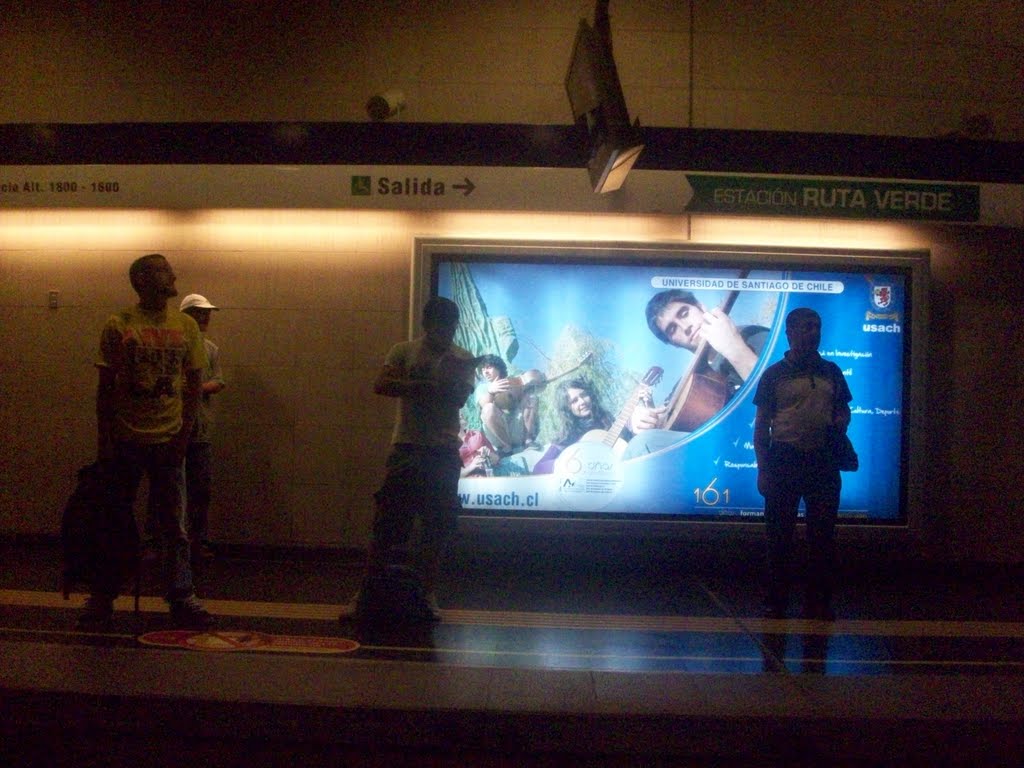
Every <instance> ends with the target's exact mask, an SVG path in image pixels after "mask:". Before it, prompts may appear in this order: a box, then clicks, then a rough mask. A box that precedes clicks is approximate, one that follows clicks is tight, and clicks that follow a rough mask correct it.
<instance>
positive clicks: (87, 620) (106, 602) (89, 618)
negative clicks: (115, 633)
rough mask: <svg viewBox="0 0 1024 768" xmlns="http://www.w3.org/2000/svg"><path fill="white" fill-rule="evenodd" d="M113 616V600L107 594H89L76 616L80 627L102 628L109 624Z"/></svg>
mask: <svg viewBox="0 0 1024 768" xmlns="http://www.w3.org/2000/svg"><path fill="white" fill-rule="evenodd" d="M113 618H114V600H113V598H111V597H109V596H107V595H89V599H88V600H86V601H85V608H84V609H83V611H82V613H81V614H80V615H79V617H78V626H79V627H81V628H82V629H102V628H104V627H108V626H110V622H111V621H112V620H113Z"/></svg>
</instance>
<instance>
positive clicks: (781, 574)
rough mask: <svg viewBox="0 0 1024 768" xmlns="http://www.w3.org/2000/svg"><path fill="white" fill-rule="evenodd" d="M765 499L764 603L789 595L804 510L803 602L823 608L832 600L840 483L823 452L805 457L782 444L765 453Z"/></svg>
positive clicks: (781, 599)
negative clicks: (805, 596)
mask: <svg viewBox="0 0 1024 768" xmlns="http://www.w3.org/2000/svg"><path fill="white" fill-rule="evenodd" d="M766 464H767V467H766V469H767V474H768V478H767V479H768V487H767V488H766V492H765V497H764V522H765V532H766V534H767V548H768V552H767V556H768V599H769V601H770V602H771V603H773V604H775V605H781V604H784V603H785V601H786V599H787V596H788V594H789V583H790V580H791V573H790V571H791V568H792V559H793V536H794V533H795V531H796V522H797V510H798V508H799V506H800V500H801V499H803V501H804V506H805V508H806V513H807V517H806V522H807V546H808V573H807V593H808V598H809V599H810V600H811V601H812V602H814V603H818V604H823V605H827V604H828V603H829V601H830V600H831V597H832V578H833V575H832V571H833V568H834V564H835V529H836V518H837V516H838V512H839V493H840V490H841V489H842V480H841V479H840V477H839V470H838V469H836V468H835V466H834V464H833V463H832V459H831V454H829V453H828V452H827V451H815V452H804V451H800V450H798V449H796V448H793V447H791V446H788V445H785V444H777V445H773V446H772V447H771V449H770V450H769V453H768V461H767V462H766Z"/></svg>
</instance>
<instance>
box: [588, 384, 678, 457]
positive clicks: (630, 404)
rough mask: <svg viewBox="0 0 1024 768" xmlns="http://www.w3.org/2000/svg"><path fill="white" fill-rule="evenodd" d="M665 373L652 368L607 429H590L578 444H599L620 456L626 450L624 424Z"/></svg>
mask: <svg viewBox="0 0 1024 768" xmlns="http://www.w3.org/2000/svg"><path fill="white" fill-rule="evenodd" d="M664 373H665V371H664V370H663V369H661V368H659V367H658V366H656V365H655V366H652V367H651V368H650V369H649V370H648V371H647V373H646V374H644V377H643V379H641V380H640V383H639V384H637V385H636V386H635V387H634V388H633V391H632V392H631V393H630V394H629V397H627V398H626V402H625V404H624V405H623V406H622V409H621V410H620V411H619V415H618V416H616V417H615V421H614V422H612V425H611V426H610V427H609V428H608V429H592V430H590V431H589V432H586V433H585V434H584V435H583V437H581V438H580V442H581V443H584V442H599V443H602V444H603V445H605V446H606V447H607V448H609V449H610V450H611V452H612V454H613V455H614V456H615V457H616V458H618V457H620V456H622V452H623V451H625V450H626V445H627V443H626V441H625V440H623V439H622V437H621V435H622V430H623V429H625V428H626V424H628V423H629V419H630V417H631V416H632V415H633V411H634V410H636V406H637V403H639V402H641V401H642V400H646V399H647V398H648V397H649V395H650V391H651V388H652V387H654V386H656V385H657V384H658V382H660V381H661V377H662V375H663V374H664Z"/></svg>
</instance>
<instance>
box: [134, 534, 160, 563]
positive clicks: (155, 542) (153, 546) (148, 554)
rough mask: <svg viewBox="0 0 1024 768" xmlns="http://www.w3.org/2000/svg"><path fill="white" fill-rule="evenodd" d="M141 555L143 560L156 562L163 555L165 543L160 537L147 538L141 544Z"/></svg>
mask: <svg viewBox="0 0 1024 768" xmlns="http://www.w3.org/2000/svg"><path fill="white" fill-rule="evenodd" d="M139 551H140V557H141V558H142V561H143V562H146V563H152V562H156V561H157V560H159V559H160V558H161V557H162V556H163V545H162V544H161V542H160V539H155V538H146V539H143V540H142V543H141V544H140V545H139Z"/></svg>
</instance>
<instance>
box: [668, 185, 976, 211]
mask: <svg viewBox="0 0 1024 768" xmlns="http://www.w3.org/2000/svg"><path fill="white" fill-rule="evenodd" d="M686 179H687V181H688V182H689V185H690V187H691V189H692V192H693V195H692V197H691V198H690V200H689V202H688V203H687V205H686V210H687V211H688V212H693V213H722V214H749V215H758V216H802V217H819V218H847V219H875V220H878V219H891V220H904V221H909V220H928V221H956V222H975V221H978V219H979V216H980V212H981V189H980V186H979V185H977V184H935V183H927V184H926V183H916V182H902V181H853V180H848V179H787V178H778V177H770V176H731V175H714V174H690V173H688V174H686Z"/></svg>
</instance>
